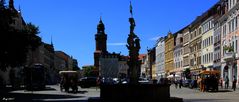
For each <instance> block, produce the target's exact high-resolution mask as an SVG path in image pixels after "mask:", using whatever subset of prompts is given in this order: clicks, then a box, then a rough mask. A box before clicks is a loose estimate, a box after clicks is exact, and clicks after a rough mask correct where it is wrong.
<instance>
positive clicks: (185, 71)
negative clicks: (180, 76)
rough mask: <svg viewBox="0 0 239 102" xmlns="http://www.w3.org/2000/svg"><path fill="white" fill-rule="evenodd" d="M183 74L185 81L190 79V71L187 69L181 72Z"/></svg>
mask: <svg viewBox="0 0 239 102" xmlns="http://www.w3.org/2000/svg"><path fill="white" fill-rule="evenodd" d="M183 73H184V75H185V77H186V79H191V71H190V69H189V68H187V69H185V70H184V71H183Z"/></svg>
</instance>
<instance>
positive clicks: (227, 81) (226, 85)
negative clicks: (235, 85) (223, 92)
mask: <svg viewBox="0 0 239 102" xmlns="http://www.w3.org/2000/svg"><path fill="white" fill-rule="evenodd" d="M228 86H229V78H228V76H226V78H225V89H228Z"/></svg>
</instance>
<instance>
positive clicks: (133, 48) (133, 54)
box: [126, 17, 140, 84]
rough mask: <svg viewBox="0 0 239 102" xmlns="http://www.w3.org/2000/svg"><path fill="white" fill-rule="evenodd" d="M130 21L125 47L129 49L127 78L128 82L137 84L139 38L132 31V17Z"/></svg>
mask: <svg viewBox="0 0 239 102" xmlns="http://www.w3.org/2000/svg"><path fill="white" fill-rule="evenodd" d="M129 22H130V34H129V35H128V39H127V45H126V46H127V48H128V50H129V56H130V58H129V60H128V66H129V79H130V84H137V83H138V79H139V76H138V75H139V73H140V72H139V68H140V63H139V60H138V56H139V49H140V39H139V37H138V36H137V35H135V33H134V28H135V21H134V18H132V17H131V18H129Z"/></svg>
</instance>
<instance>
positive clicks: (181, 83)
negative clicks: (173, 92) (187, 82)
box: [179, 78, 183, 89]
mask: <svg viewBox="0 0 239 102" xmlns="http://www.w3.org/2000/svg"><path fill="white" fill-rule="evenodd" d="M182 86H183V79H182V78H181V79H180V80H179V88H180V89H181V87H182Z"/></svg>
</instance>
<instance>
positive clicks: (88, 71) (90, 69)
mask: <svg viewBox="0 0 239 102" xmlns="http://www.w3.org/2000/svg"><path fill="white" fill-rule="evenodd" d="M82 68H83V75H84V76H85V77H96V76H97V73H95V71H94V69H95V67H94V66H84V67H82Z"/></svg>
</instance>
